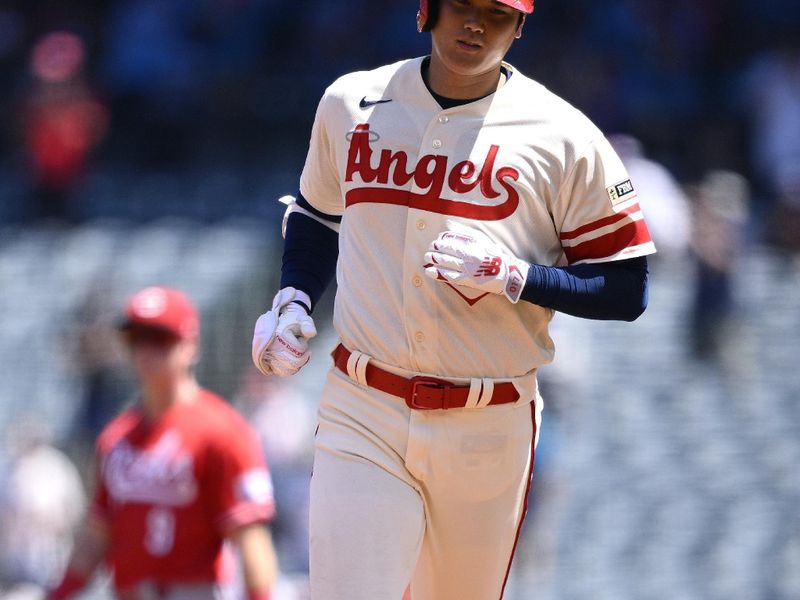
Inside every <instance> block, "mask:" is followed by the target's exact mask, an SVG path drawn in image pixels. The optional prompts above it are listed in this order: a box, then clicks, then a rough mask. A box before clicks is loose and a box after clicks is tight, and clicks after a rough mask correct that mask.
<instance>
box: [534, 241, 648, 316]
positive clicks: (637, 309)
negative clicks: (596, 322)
mask: <svg viewBox="0 0 800 600" xmlns="http://www.w3.org/2000/svg"><path fill="white" fill-rule="evenodd" d="M647 287H648V269H647V258H645V257H644V256H641V257H638V258H629V259H627V260H620V261H613V262H605V263H595V264H588V265H574V266H570V267H545V266H543V265H536V264H533V265H531V268H530V271H528V279H527V281H526V282H525V288H524V289H523V290H522V299H523V300H526V301H528V302H531V303H533V304H538V305H539V306H544V307H546V308H552V309H553V310H557V311H559V312H563V313H566V314H568V315H572V316H574V317H582V318H584V319H601V320H616V321H635V320H636V319H637V318H638V317H639V316H640V315H641V314H642V313H643V312H644V310H645V309H646V308H647V300H648V298H647V295H648V290H647Z"/></svg>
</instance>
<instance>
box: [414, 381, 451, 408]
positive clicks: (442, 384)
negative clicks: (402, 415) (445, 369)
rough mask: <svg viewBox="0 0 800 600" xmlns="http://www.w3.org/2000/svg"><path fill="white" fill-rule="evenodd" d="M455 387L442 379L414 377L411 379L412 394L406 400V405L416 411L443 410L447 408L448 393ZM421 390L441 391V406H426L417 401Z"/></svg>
mask: <svg viewBox="0 0 800 600" xmlns="http://www.w3.org/2000/svg"><path fill="white" fill-rule="evenodd" d="M452 387H454V386H453V384H452V383H450V382H448V381H442V380H440V379H433V378H431V377H412V378H411V394H410V395H409V397H408V398H406V404H407V405H408V407H409V408H413V409H416V410H443V409H444V408H446V406H445V400H446V398H447V392H448V391H449V390H450V389H451V388H452ZM419 388H425V389H428V390H440V391H441V394H440V397H439V405H438V406H426V405H424V404H420V403H419V402H418V401H417V396H418V394H419Z"/></svg>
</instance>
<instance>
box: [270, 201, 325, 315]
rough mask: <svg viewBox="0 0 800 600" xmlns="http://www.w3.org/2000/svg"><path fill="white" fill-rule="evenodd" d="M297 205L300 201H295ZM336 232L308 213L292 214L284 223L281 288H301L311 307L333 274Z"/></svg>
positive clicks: (311, 307)
mask: <svg viewBox="0 0 800 600" xmlns="http://www.w3.org/2000/svg"><path fill="white" fill-rule="evenodd" d="M298 204H299V203H298ZM338 258H339V234H338V233H336V232H335V231H334V230H332V229H331V228H330V227H326V226H325V225H323V224H322V223H320V222H319V221H315V220H314V219H312V218H311V217H309V216H308V215H304V214H302V213H297V212H296V213H292V214H290V215H289V219H288V221H287V222H286V240H285V241H284V245H283V265H282V267H281V288H285V287H287V286H291V287H293V288H296V289H298V290H303V291H304V292H305V293H306V294H308V295H309V297H310V298H311V306H310V307H309V308H310V309H312V310H313V308H314V305H316V303H317V301H318V300H319V299H320V297H321V296H322V293H323V292H324V291H325V289H326V288H327V287H328V286H329V285H330V283H331V280H332V279H333V276H334V275H335V274H336V261H337V260H338Z"/></svg>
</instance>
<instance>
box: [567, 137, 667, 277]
mask: <svg viewBox="0 0 800 600" xmlns="http://www.w3.org/2000/svg"><path fill="white" fill-rule="evenodd" d="M553 213H554V214H553V217H554V221H555V225H556V228H557V230H558V234H559V238H560V241H561V246H562V248H563V249H564V255H565V256H566V259H567V262H568V263H569V264H570V265H575V264H586V263H597V262H609V261H614V260H624V259H627V258H634V257H637V256H646V255H648V254H652V253H654V252H655V251H656V249H655V246H654V244H653V241H652V239H651V238H650V232H649V231H648V229H647V225H646V223H645V221H644V215H643V214H642V210H641V207H640V206H639V202H638V199H637V194H636V189H635V188H634V184H633V182H631V179H630V177H629V176H628V173H627V171H626V169H625V166H624V165H623V164H622V160H620V158H619V156H617V153H616V152H615V151H614V149H613V148H612V147H611V144H609V142H608V140H606V139H605V138H604V137H600V138H599V139H597V140H595V141H593V142H590V143H589V144H588V145H587V146H586V148H585V149H584V150H583V152H581V153H579V154H578V156H577V157H576V159H575V163H574V164H573V165H572V167H571V170H570V171H569V173H568V174H567V177H566V180H565V182H564V185H563V187H562V188H561V190H560V191H559V194H558V197H557V200H556V203H555V206H554V210H553Z"/></svg>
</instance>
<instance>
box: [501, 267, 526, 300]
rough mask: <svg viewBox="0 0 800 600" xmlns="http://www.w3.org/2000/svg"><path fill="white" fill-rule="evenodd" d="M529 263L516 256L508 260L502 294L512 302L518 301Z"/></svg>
mask: <svg viewBox="0 0 800 600" xmlns="http://www.w3.org/2000/svg"><path fill="white" fill-rule="evenodd" d="M530 268H531V265H530V264H529V263H528V262H527V261H524V260H522V259H519V258H517V257H510V258H509V260H508V275H507V276H506V281H505V285H504V287H503V294H504V295H505V297H506V298H508V299H509V301H511V303H512V304H516V303H517V302H519V299H520V298H521V297H522V291H523V290H524V289H525V283H526V281H527V280H528V271H530Z"/></svg>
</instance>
